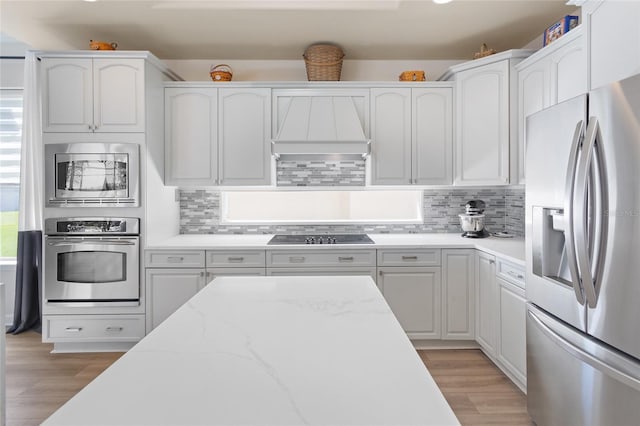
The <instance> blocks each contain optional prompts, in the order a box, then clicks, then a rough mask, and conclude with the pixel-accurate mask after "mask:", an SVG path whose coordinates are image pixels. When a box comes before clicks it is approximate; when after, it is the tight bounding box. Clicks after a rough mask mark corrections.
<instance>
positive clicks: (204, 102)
mask: <svg viewBox="0 0 640 426" xmlns="http://www.w3.org/2000/svg"><path fill="white" fill-rule="evenodd" d="M217 93H218V90H217V89H200V88H199V89H182V88H167V89H165V183H166V184H167V185H215V184H216V183H217V182H216V181H217V178H218V167H217V165H218V151H217V137H218V134H217V116H218V103H217V102H218V98H217Z"/></svg>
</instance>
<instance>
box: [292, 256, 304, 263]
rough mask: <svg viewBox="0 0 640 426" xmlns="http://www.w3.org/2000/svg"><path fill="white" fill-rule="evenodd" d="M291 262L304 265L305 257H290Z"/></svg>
mask: <svg viewBox="0 0 640 426" xmlns="http://www.w3.org/2000/svg"><path fill="white" fill-rule="evenodd" d="M289 262H291V263H303V262H304V256H289Z"/></svg>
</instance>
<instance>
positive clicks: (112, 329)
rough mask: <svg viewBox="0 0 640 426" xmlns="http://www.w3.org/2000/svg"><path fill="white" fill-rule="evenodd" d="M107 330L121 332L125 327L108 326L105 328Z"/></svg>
mask: <svg viewBox="0 0 640 426" xmlns="http://www.w3.org/2000/svg"><path fill="white" fill-rule="evenodd" d="M105 330H106V331H117V332H120V331H122V330H124V328H122V327H107V328H105Z"/></svg>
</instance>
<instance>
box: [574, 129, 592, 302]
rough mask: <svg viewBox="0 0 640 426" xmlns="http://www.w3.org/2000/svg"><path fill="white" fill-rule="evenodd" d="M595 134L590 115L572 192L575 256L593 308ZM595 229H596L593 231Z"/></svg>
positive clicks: (584, 288) (586, 293)
mask: <svg viewBox="0 0 640 426" xmlns="http://www.w3.org/2000/svg"><path fill="white" fill-rule="evenodd" d="M597 134H598V120H597V119H595V118H592V119H591V120H590V121H589V125H588V126H587V130H586V132H585V137H584V142H583V144H582V156H581V158H580V161H579V163H578V169H577V174H576V175H577V176H576V187H575V194H574V197H573V212H572V213H573V220H574V226H575V227H574V232H575V250H576V257H577V260H578V273H579V274H580V278H581V283H582V288H583V290H584V294H585V297H586V299H587V305H588V306H589V307H590V308H595V307H596V303H597V296H596V291H595V285H594V281H593V275H592V273H591V272H592V265H591V259H590V256H589V255H590V251H591V250H590V247H592V246H591V245H590V244H589V243H590V239H591V237H592V236H591V235H590V232H589V228H590V219H589V213H590V210H591V209H590V208H589V205H590V204H591V205H593V195H594V194H592V197H589V192H590V191H589V189H590V187H589V182H593V170H592V169H593V167H592V160H593V157H594V149H595V143H596V136H597ZM594 232H595V231H594Z"/></svg>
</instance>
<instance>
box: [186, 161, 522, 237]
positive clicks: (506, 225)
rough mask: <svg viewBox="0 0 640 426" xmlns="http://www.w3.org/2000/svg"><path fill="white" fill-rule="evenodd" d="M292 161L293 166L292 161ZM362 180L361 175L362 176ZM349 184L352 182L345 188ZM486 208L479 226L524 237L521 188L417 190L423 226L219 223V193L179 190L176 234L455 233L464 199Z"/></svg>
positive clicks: (458, 229) (206, 190) (201, 190)
mask: <svg viewBox="0 0 640 426" xmlns="http://www.w3.org/2000/svg"><path fill="white" fill-rule="evenodd" d="M292 163H294V162H292ZM363 179H364V176H363ZM350 185H353V184H350ZM473 199H481V200H483V201H484V202H485V203H486V204H487V208H486V211H485V227H486V229H487V230H489V231H491V232H497V231H503V230H506V231H508V232H510V233H511V234H514V235H517V236H523V235H524V188H521V187H482V188H444V189H442V188H440V189H425V190H424V192H423V209H424V215H423V216H424V218H423V223H421V224H413V225H402V224H375V223H372V224H365V225H360V224H359V225H221V224H220V192H219V191H218V190H215V189H195V190H192V189H189V190H186V189H183V190H181V191H180V233H181V234H275V233H281V234H287V233H289V234H293V233H299V234H303V233H369V234H376V233H378V234H379V233H428V232H443V233H444V232H461V230H460V222H459V219H458V214H460V213H464V206H465V204H466V203H467V201H469V200H473Z"/></svg>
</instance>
